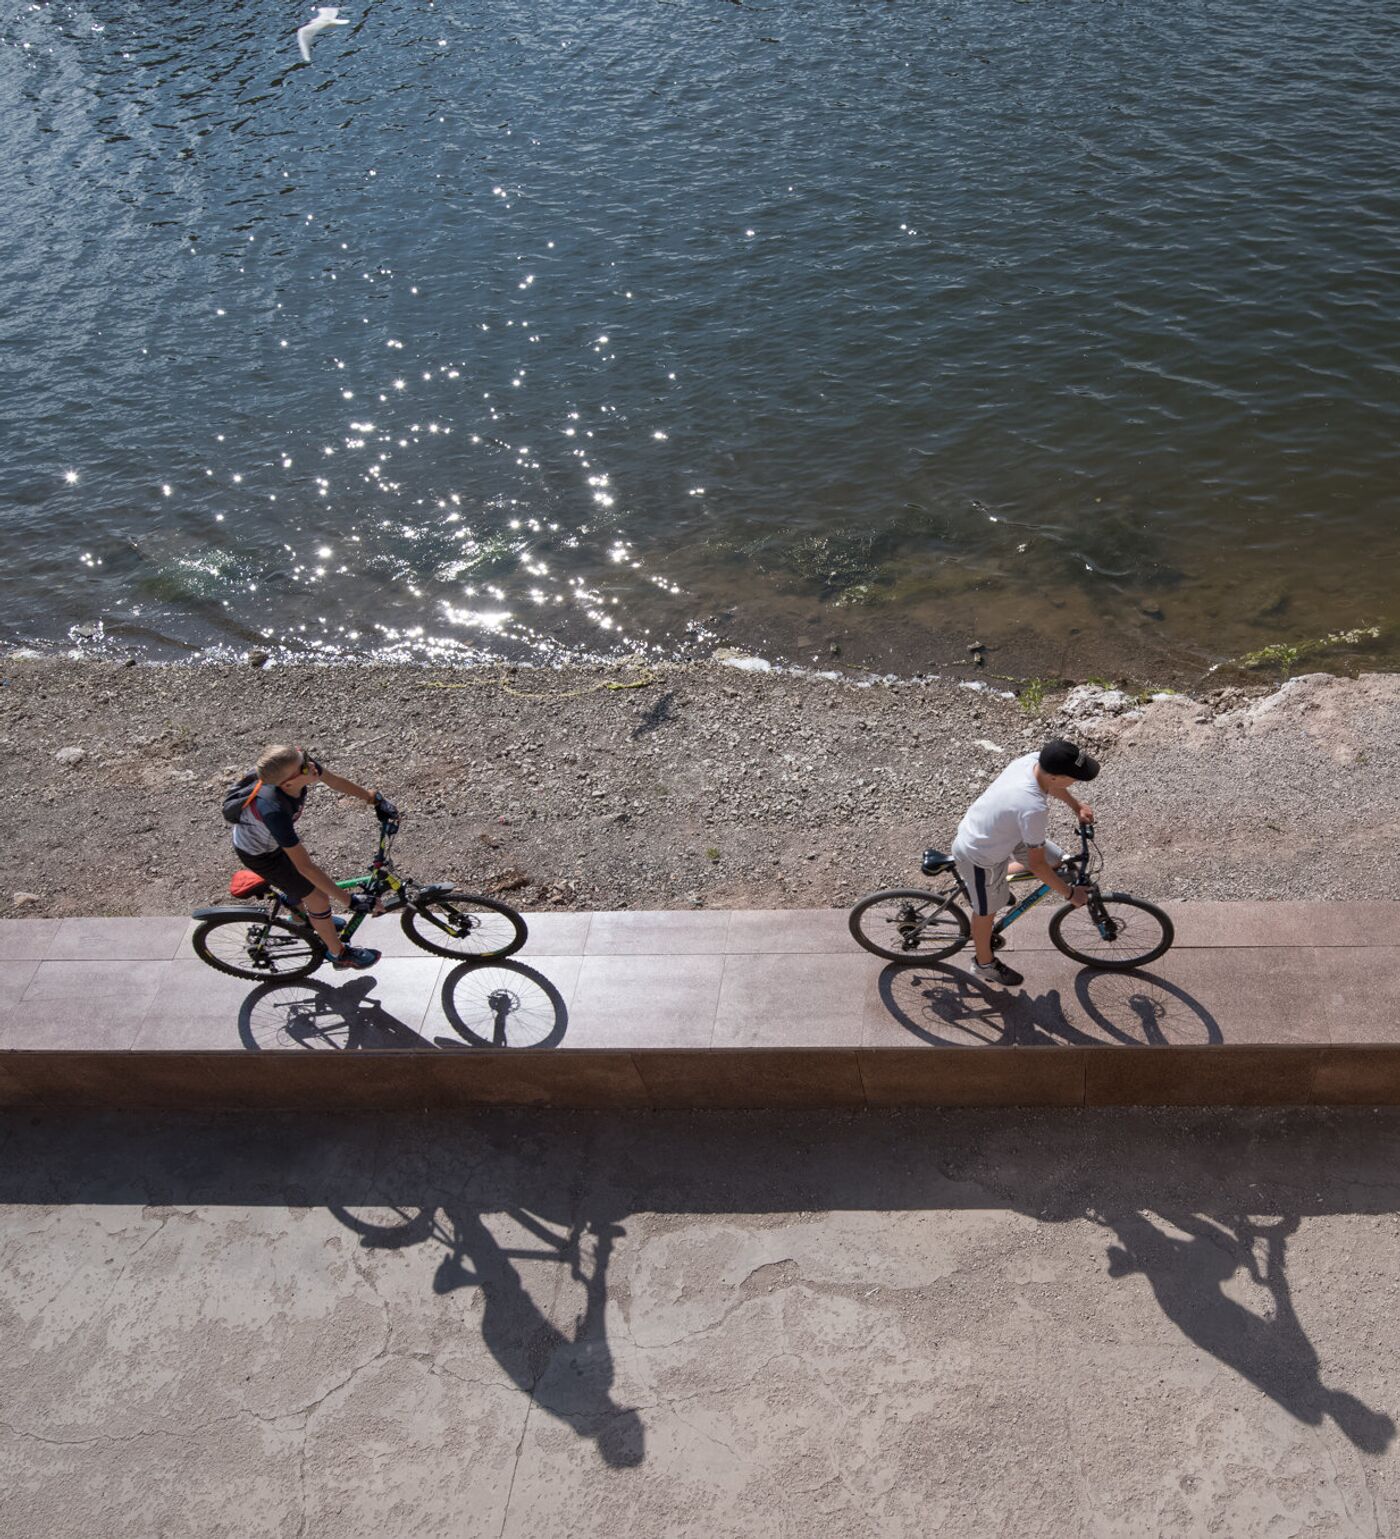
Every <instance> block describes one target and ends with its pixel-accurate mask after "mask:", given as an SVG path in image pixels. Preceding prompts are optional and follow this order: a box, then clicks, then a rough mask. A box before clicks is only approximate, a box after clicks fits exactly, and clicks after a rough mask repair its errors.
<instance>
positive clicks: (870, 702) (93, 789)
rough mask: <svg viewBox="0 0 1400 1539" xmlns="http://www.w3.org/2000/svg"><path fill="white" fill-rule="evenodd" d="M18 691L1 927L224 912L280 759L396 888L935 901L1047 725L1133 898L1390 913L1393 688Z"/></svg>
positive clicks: (517, 896)
mask: <svg viewBox="0 0 1400 1539" xmlns="http://www.w3.org/2000/svg"><path fill="white" fill-rule="evenodd" d="M0 673H3V677H4V684H3V687H0V745H3V747H4V749H5V750H6V751H7V752H6V762H7V764H8V765H9V770H8V772H7V776H6V782H5V784H4V787H3V789H2V790H0V806H3V808H4V820H3V821H4V824H5V827H6V829H7V835H8V837H7V855H8V871H7V880H6V881H5V883H4V887H3V889H0V913H4V914H5V915H6V916H7V917H28V916H34V917H39V916H63V915H77V914H114V915H115V914H156V913H162V914H170V913H181V912H186V911H188V910H189V909H191V908H193V907H195V906H198V905H199V904H202V903H207V902H210V901H214V900H217V899H218V898H219V896H220V894H221V893H222V891H223V889H224V885H225V883H226V882H227V880H228V877H229V875H230V874H231V872H232V870H233V868H234V862H233V860H232V857H231V854H230V852H229V847H228V834H227V828H226V826H225V825H224V824H223V822H222V820H221V819H220V816H219V801H220V797H221V793H222V791H223V789H224V787H225V786H226V785H227V784H228V782H229V781H231V780H232V779H234V778H236V775H237V774H239V773H241V772H242V771H243V769H244V768H245V767H246V766H247V764H248V763H250V762H251V760H252V759H253V758H254V757H255V756H256V753H257V751H258V750H259V749H260V747H261V746H262V745H263V744H264V743H265V742H268V741H274V740H283V739H285V740H288V741H294V742H299V743H304V744H306V746H308V747H310V748H312V749H313V751H314V752H316V753H317V755H318V756H319V757H322V758H323V759H324V760H325V762H326V763H328V764H330V765H332V766H333V767H335V768H336V769H338V770H340V771H341V772H342V773H344V774H347V775H349V776H350V777H351V778H353V779H356V780H358V781H360V782H361V783H363V784H368V785H376V786H379V787H381V788H383V789H384V790H385V791H386V792H387V793H388V794H389V795H391V796H393V797H394V798H395V799H396V800H397V801H399V803H400V805H401V806H402V808H403V810H404V826H403V832H402V834H401V836H400V839H399V842H398V846H397V851H396V854H397V858H398V859H399V861H400V864H401V866H402V867H403V869H405V870H407V871H409V872H410V873H412V874H414V875H416V876H419V877H421V878H424V879H427V878H442V879H448V878H450V879H453V880H456V881H458V882H460V883H461V884H462V885H463V886H466V887H469V888H472V889H475V890H478V891H486V892H489V891H497V892H500V893H502V894H503V895H505V896H507V897H508V898H509V900H510V901H511V902H513V903H515V904H517V905H518V906H520V907H522V908H526V909H530V908H537V909H538V908H559V909H567V908H579V909H585V908H588V909H600V908H602V909H607V908H627V907H630V908H687V907H699V906H715V907H736V908H790V907H791V908H803V907H812V908H822V907H833V908H841V907H845V906H847V905H848V904H849V903H851V902H852V901H853V900H854V899H855V898H856V897H858V896H859V895H860V894H861V893H862V892H866V891H869V890H871V889H873V888H877V887H885V886H898V885H905V884H910V883H912V884H916V885H917V883H918V880H919V878H918V862H919V856H920V854H921V852H922V850H923V849H924V847H925V846H926V845H928V844H942V845H944V846H945V847H946V842H947V841H948V840H950V839H951V837H952V833H953V830H954V828H955V827H956V824H957V821H958V819H959V818H960V816H961V814H962V812H963V810H964V809H965V808H966V806H967V804H968V803H969V802H970V801H971V800H972V799H973V797H974V796H975V795H976V794H977V793H978V791H980V789H981V788H982V786H983V785H985V784H986V782H987V780H989V779H990V778H991V777H992V776H993V775H995V774H996V773H997V772H999V771H1000V769H1001V768H1002V767H1003V766H1004V764H1005V763H1006V762H1007V760H1009V759H1010V758H1012V757H1014V756H1015V755H1016V754H1018V753H1023V752H1027V751H1029V750H1030V749H1031V748H1033V747H1035V746H1037V745H1038V744H1039V742H1041V741H1043V740H1044V739H1045V738H1048V737H1051V736H1056V735H1060V734H1064V735H1067V736H1071V737H1076V738H1079V739H1081V740H1083V741H1084V742H1085V743H1086V744H1087V745H1089V746H1091V748H1092V749H1093V751H1094V752H1096V753H1097V754H1098V756H1099V757H1100V758H1102V759H1103V761H1104V773H1103V774H1102V775H1101V776H1100V779H1099V781H1098V782H1097V783H1096V784H1095V787H1094V791H1093V805H1094V806H1095V808H1096V811H1097V815H1098V821H1099V828H1100V834H1101V847H1102V850H1103V853H1104V855H1105V858H1106V863H1107V866H1106V871H1107V878H1108V880H1109V882H1110V883H1111V884H1112V885H1114V886H1120V887H1124V888H1128V889H1129V890H1132V891H1135V892H1138V893H1140V894H1141V895H1142V896H1145V897H1149V898H1151V897H1155V898H1165V899H1173V898H1175V899H1181V898H1191V897H1196V898H1213V899H1258V898H1283V899H1286V898H1290V897H1292V898H1300V897H1308V898H1319V897H1328V898H1347V897H1365V898H1400V871H1397V870H1396V869H1395V867H1394V863H1393V862H1392V861H1391V859H1390V856H1389V846H1390V845H1391V843H1392V842H1393V840H1392V837H1391V836H1393V835H1394V834H1395V833H1397V832H1400V769H1397V768H1396V767H1395V765H1394V762H1393V761H1394V756H1393V752H1392V745H1393V743H1394V742H1395V741H1396V739H1397V735H1400V674H1385V673H1377V674H1363V675H1360V676H1359V677H1357V678H1347V677H1345V676H1339V675H1332V674H1307V675H1302V676H1299V677H1297V678H1295V679H1293V680H1290V681H1289V682H1288V683H1286V684H1284V685H1283V686H1281V687H1272V688H1271V687H1269V686H1267V685H1258V686H1255V687H1253V688H1234V687H1226V688H1223V689H1217V690H1215V691H1214V692H1212V693H1211V694H1209V695H1203V696H1199V697H1197V696H1190V695H1174V694H1168V693H1162V694H1158V695H1157V696H1155V697H1154V698H1152V699H1149V700H1146V701H1139V700H1137V699H1134V698H1132V697H1130V696H1127V695H1124V694H1122V693H1120V692H1117V691H1105V690H1103V689H1102V688H1098V687H1095V686H1081V687H1080V688H1079V689H1077V690H1075V691H1073V692H1071V693H1069V694H1065V693H1064V692H1051V693H1047V694H1046V695H1045V697H1044V699H1043V701H1041V702H1040V703H1039V708H1038V709H1035V710H1032V709H1030V708H1029V707H1030V705H1031V703H1032V702H1028V701H1024V700H1017V699H1015V698H1006V697H1004V696H1003V695H1002V694H1000V693H998V692H994V690H993V689H991V688H987V687H981V688H977V687H973V688H969V687H967V686H968V685H969V684H971V685H974V686H975V685H978V684H979V683H985V684H991V683H992V682H993V681H992V680H990V679H987V677H986V674H985V673H984V674H983V675H982V678H981V679H980V680H979V679H978V678H975V677H973V678H968V679H962V680H957V679H953V678H938V679H924V680H902V679H893V678H877V677H870V678H865V679H860V680H851V679H849V678H844V677H842V678H833V677H831V676H830V674H829V671H827V672H825V673H823V672H817V671H812V672H806V673H798V672H795V671H790V670H787V669H783V668H777V667H774V668H771V669H770V670H768V671H761V670H754V671H749V670H746V669H745V668H742V667H736V666H732V665H730V664H725V663H723V662H715V661H710V662H701V663H651V662H637V663H633V664H611V665H607V664H594V665H564V666H562V667H559V666H551V667H538V668H534V667H529V666H527V665H517V664H494V665H491V666H481V667H473V668H455V669H451V668H441V667H431V666H422V667H418V666H406V665H404V664H401V663H380V664H371V665H365V664H353V663H335V664H320V665H318V664H298V665H297V666H295V667H283V666H273V667H268V668H262V669H259V668H253V667H249V666H248V665H247V664H241V665H240V664H216V663H206V664H202V665H201V666H199V667H197V668H192V667H188V666H183V665H173V664H172V665H168V664H135V665H131V666H123V665H122V664H120V663H112V662H96V661H90V660H73V659H67V658H53V657H39V658H31V657H23V656H17V655H15V654H14V653H11V654H9V655H8V656H6V657H5V658H4V659H3V660H0ZM66 750H73V751H72V752H66ZM60 755H61V756H62V757H59V756H60ZM1060 822H1061V820H1059V819H1058V809H1057V820H1056V823H1055V829H1059V828H1060ZM1063 822H1064V827H1065V828H1066V829H1067V828H1068V813H1066V814H1065V817H1064V820H1063ZM302 831H303V836H304V837H305V839H306V841H307V843H308V846H309V847H310V848H311V850H312V851H313V852H314V853H315V855H316V856H317V858H318V859H319V860H320V861H321V862H322V864H324V865H326V866H327V867H328V868H332V869H335V870H354V869H357V868H359V867H360V866H362V865H363V863H364V861H365V858H366V856H367V854H368V851H369V847H370V845H371V843H372V835H373V824H372V821H371V820H370V819H368V818H367V816H366V815H365V812H364V809H363V807H361V806H360V805H359V804H358V803H349V804H339V803H338V800H337V799H336V798H334V797H332V796H331V795H330V794H329V793H321V794H320V795H319V796H317V797H315V798H313V801H312V804H311V805H310V806H309V807H308V812H307V816H306V820H305V822H304V823H303V825H302ZM1052 836H1057V835H1056V834H1055V831H1054V830H1052ZM16 895H18V897H17V896H16Z"/></svg>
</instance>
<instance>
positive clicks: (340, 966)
mask: <svg viewBox="0 0 1400 1539" xmlns="http://www.w3.org/2000/svg"><path fill="white" fill-rule="evenodd" d="M382 954H383V953H382V952H378V951H376V950H374V948H373V947H372V946H342V947H341V948H340V955H339V956H338V957H332V958H331V966H332V967H334V968H336V969H337V971H339V972H363V971H364V970H365V968H367V967H373V966H374V964H375V963H376V962H377V961H378V960H379V958H380V956H381V955H382ZM1017 982H1018V983H1019V982H1020V980H1019V979H1017Z"/></svg>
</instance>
